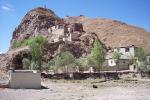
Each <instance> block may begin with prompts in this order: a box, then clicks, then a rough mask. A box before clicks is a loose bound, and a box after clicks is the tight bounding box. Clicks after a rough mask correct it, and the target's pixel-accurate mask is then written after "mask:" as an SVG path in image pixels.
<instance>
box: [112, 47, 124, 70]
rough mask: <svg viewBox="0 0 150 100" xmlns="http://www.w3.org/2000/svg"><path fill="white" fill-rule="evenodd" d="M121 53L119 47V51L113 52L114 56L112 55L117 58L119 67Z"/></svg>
mask: <svg viewBox="0 0 150 100" xmlns="http://www.w3.org/2000/svg"><path fill="white" fill-rule="evenodd" d="M121 55H122V54H121V53H120V52H119V49H117V51H114V52H113V56H112V58H113V59H114V60H115V62H116V64H117V67H118V68H119V59H120V57H121Z"/></svg>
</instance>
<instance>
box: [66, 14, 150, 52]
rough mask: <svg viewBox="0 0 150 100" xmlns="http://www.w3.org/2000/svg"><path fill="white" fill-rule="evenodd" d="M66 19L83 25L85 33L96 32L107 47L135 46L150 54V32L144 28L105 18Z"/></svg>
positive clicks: (80, 17)
mask: <svg viewBox="0 0 150 100" xmlns="http://www.w3.org/2000/svg"><path fill="white" fill-rule="evenodd" d="M64 19H65V21H66V22H70V23H74V22H80V23H82V24H83V27H84V30H85V31H88V32H95V33H96V34H97V35H98V37H99V39H100V40H101V41H102V42H103V43H104V44H105V45H106V46H107V47H122V46H129V45H135V46H137V47H142V48H144V50H145V51H146V53H150V39H149V38H150V32H147V31H145V30H144V29H142V28H139V27H136V26H132V25H128V24H126V23H123V22H120V21H117V20H111V19H104V18H88V17H85V16H78V17H65V18H64Z"/></svg>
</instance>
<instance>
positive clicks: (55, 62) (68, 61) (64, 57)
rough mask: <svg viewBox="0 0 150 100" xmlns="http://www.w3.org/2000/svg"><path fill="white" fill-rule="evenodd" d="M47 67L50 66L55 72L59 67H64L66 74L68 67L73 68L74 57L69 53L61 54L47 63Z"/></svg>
mask: <svg viewBox="0 0 150 100" xmlns="http://www.w3.org/2000/svg"><path fill="white" fill-rule="evenodd" d="M49 65H50V66H52V67H53V69H54V70H55V71H56V70H57V69H58V68H59V67H65V69H66V72H67V73H68V67H73V66H75V57H74V56H73V55H72V54H71V53H70V52H69V51H66V52H62V53H61V54H60V55H58V56H56V57H55V58H54V59H52V60H51V61H49Z"/></svg>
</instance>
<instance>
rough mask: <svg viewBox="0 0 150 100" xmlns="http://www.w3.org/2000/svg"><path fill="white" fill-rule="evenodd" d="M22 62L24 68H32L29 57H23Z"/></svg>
mask: <svg viewBox="0 0 150 100" xmlns="http://www.w3.org/2000/svg"><path fill="white" fill-rule="evenodd" d="M22 64H23V69H31V68H30V64H31V62H30V60H29V59H27V58H23V60H22Z"/></svg>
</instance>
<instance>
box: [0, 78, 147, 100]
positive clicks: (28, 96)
mask: <svg viewBox="0 0 150 100" xmlns="http://www.w3.org/2000/svg"><path fill="white" fill-rule="evenodd" d="M42 84H43V85H44V86H46V87H47V89H7V88H6V89H0V100H150V81H122V80H119V81H107V82H101V81H100V80H98V79H97V80H93V79H92V80H76V81H66V80H47V81H44V82H42ZM93 84H94V85H97V86H98V88H93Z"/></svg>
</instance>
